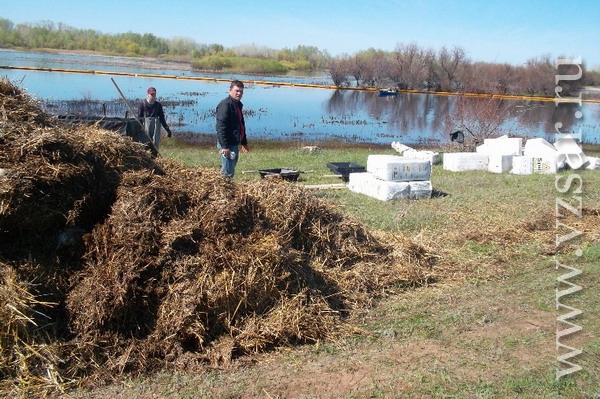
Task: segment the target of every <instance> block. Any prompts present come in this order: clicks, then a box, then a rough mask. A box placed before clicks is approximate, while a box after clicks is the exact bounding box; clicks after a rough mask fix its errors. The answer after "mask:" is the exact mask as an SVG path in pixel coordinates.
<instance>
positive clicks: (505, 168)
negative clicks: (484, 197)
mask: <svg viewBox="0 0 600 399" xmlns="http://www.w3.org/2000/svg"><path fill="white" fill-rule="evenodd" d="M489 158H490V160H489V163H488V171H489V172H492V173H506V172H509V171H510V170H511V169H512V163H513V161H512V159H513V156H512V155H497V154H491V155H489Z"/></svg>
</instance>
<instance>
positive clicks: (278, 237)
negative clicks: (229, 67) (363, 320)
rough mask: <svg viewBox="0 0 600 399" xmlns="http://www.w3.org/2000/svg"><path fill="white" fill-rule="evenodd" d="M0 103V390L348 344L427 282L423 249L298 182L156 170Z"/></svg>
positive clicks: (5, 95)
mask: <svg viewBox="0 0 600 399" xmlns="http://www.w3.org/2000/svg"><path fill="white" fill-rule="evenodd" d="M0 92H1V93H2V97H1V101H2V104H1V105H0V107H1V108H0V109H1V111H2V116H1V118H2V120H1V121H0V123H1V124H2V129H1V130H2V135H1V136H0V168H2V169H3V170H5V171H6V173H5V174H4V175H3V177H0V183H1V184H0V187H1V189H0V265H1V266H2V267H1V269H0V270H1V271H2V279H1V280H0V312H1V314H0V315H1V316H2V317H1V319H0V342H1V343H2V347H1V348H0V349H1V350H2V359H3V360H2V362H1V363H0V378H1V380H0V394H9V393H15V392H17V393H19V394H21V395H23V396H27V394H28V393H31V392H33V389H34V388H35V389H37V390H38V391H37V393H36V394H39V392H47V393H48V392H55V391H56V390H60V389H67V388H70V387H72V386H75V385H84V384H86V383H97V382H107V381H111V380H115V379H118V378H120V377H121V376H123V375H139V374H141V373H145V372H151V371H155V370H157V369H182V368H190V367H198V366H202V365H208V364H212V365H222V364H226V363H227V362H229V361H231V360H232V359H234V358H236V357H239V356H244V355H246V354H252V353H257V352H261V351H266V350H271V349H274V348H277V347H280V346H286V345H293V344H302V343H315V342H319V341H322V340H335V339H339V338H340V337H343V336H345V335H347V334H350V333H353V332H354V331H355V330H356V329H355V328H353V327H352V326H351V325H349V324H348V316H349V315H351V314H352V312H353V311H355V310H358V309H364V308H365V307H367V306H370V305H372V303H373V301H374V300H376V299H377V298H378V297H380V296H381V295H384V294H385V293H386V291H388V290H393V289H402V288H404V287H407V286H412V285H417V284H423V283H426V282H427V281H429V280H430V279H431V278H432V277H433V276H434V271H433V268H432V260H433V259H435V258H434V257H432V256H431V255H429V254H428V253H427V251H425V250H424V248H422V247H421V246H420V245H418V244H416V243H414V242H412V241H411V240H409V239H407V238H403V237H398V236H385V235H383V234H382V233H373V232H370V231H369V230H368V229H366V228H365V227H364V226H362V225H361V224H360V223H358V222H357V221H356V220H353V219H351V218H349V217H347V216H344V215H342V214H340V213H339V212H337V211H336V210H335V209H334V208H333V207H332V206H330V205H328V204H327V203H325V202H324V201H323V200H320V199H318V198H316V197H315V196H313V195H312V194H311V193H309V192H307V191H305V190H303V189H302V188H301V187H300V186H296V185H294V184H293V183H288V182H284V181H274V180H270V179H268V180H265V179H263V180H260V181H253V182H249V183H244V184H236V183H234V182H232V181H230V180H227V179H224V178H222V177H221V176H220V174H219V173H218V172H217V171H216V170H208V169H190V168H185V167H182V166H181V165H179V164H177V163H174V162H172V161H169V160H165V159H154V158H152V156H151V154H149V152H148V151H146V150H145V148H144V147H143V146H142V145H140V144H137V143H133V142H131V141H130V140H129V139H127V138H123V137H121V136H119V135H117V134H114V133H110V132H107V131H103V130H100V129H97V128H95V127H70V126H67V125H61V124H59V122H58V121H56V120H54V119H53V118H51V117H49V116H47V115H45V114H44V113H43V112H42V111H40V110H39V109H38V108H36V106H35V104H34V103H33V102H32V100H31V99H30V98H28V97H27V96H26V95H24V94H23V93H22V92H21V91H20V90H19V89H18V88H17V87H15V86H14V85H13V84H12V83H10V82H6V81H2V82H1V86H0ZM35 381H37V382H38V384H37V385H36V384H34V382H35Z"/></svg>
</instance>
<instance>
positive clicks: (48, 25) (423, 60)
mask: <svg viewBox="0 0 600 399" xmlns="http://www.w3.org/2000/svg"><path fill="white" fill-rule="evenodd" d="M0 47H4V48H13V49H26V50H32V49H43V48H51V49H58V50H67V51H74V50H84V51H93V52H97V53H100V54H108V55H123V56H130V57H140V56H145V57H158V58H163V59H167V60H179V61H186V62H190V63H191V65H192V67H193V68H195V69H198V70H207V71H227V72H244V73H259V74H268V73H272V74H280V73H287V72H288V71H290V70H302V71H325V73H327V74H328V76H329V77H330V78H331V80H332V82H333V84H334V85H335V86H337V87H368V88H382V87H386V88H387V87H389V88H392V89H397V90H419V91H435V92H440V91H441V92H472V93H487V94H508V95H528V96H552V97H553V96H555V95H557V94H560V95H561V96H563V97H564V96H573V95H577V93H579V91H580V90H581V89H582V88H583V87H584V86H600V71H591V70H587V69H586V68H585V63H584V62H581V61H579V62H580V63H579V64H577V63H576V61H573V62H571V63H564V64H560V65H557V59H556V58H553V57H551V56H550V55H542V56H537V57H533V58H531V59H529V60H527V61H526V62H524V63H523V64H522V65H519V66H515V65H510V64H506V63H486V62H477V61H472V60H470V59H469V58H468V57H467V54H466V51H465V50H464V49H463V48H461V47H458V46H457V47H454V48H450V49H449V48H447V47H442V48H441V49H439V50H434V49H426V48H422V47H420V46H419V45H418V44H416V43H408V44H405V43H399V44H398V45H397V46H396V48H395V49H394V50H393V51H383V50H377V49H373V48H370V49H368V50H363V51H359V52H357V53H355V54H351V55H349V54H343V55H340V56H336V57H332V56H331V55H330V54H329V53H328V52H327V51H322V50H320V49H318V48H317V47H314V46H297V47H296V48H293V49H290V48H284V49H283V50H275V49H270V48H267V47H261V46H256V45H244V46H238V47H233V48H228V49H226V48H224V47H223V46H222V45H220V44H201V43H198V42H196V41H195V40H192V39H189V38H173V39H163V38H159V37H157V36H155V35H153V34H151V33H144V34H139V33H132V32H127V33H119V34H105V33H101V32H98V31H95V30H91V29H77V28H73V27H70V26H67V25H65V24H63V23H54V22H51V21H43V22H39V23H36V24H18V25H15V24H14V23H13V22H11V21H10V20H8V19H4V18H0ZM563 58H567V57H563ZM559 74H560V75H571V76H573V77H578V78H577V79H573V80H566V81H561V82H560V84H561V87H560V91H558V92H557V84H556V79H555V77H556V76H557V75H559Z"/></svg>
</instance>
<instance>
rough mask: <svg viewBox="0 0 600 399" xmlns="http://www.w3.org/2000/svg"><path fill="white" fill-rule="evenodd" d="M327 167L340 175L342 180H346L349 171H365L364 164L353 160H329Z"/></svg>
mask: <svg viewBox="0 0 600 399" xmlns="http://www.w3.org/2000/svg"><path fill="white" fill-rule="evenodd" d="M327 167H328V168H329V169H330V170H331V171H332V172H333V173H336V174H338V175H340V176H341V177H342V180H343V181H345V182H347V181H348V178H349V175H350V173H360V172H366V169H365V167H364V166H361V165H359V164H357V163H354V162H329V163H328V164H327Z"/></svg>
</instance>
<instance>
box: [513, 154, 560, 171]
mask: <svg viewBox="0 0 600 399" xmlns="http://www.w3.org/2000/svg"><path fill="white" fill-rule="evenodd" d="M512 159H513V164H512V173H514V174H516V175H530V174H533V173H556V170H557V164H556V156H554V157H531V156H528V155H523V156H520V157H513V158H512Z"/></svg>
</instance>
